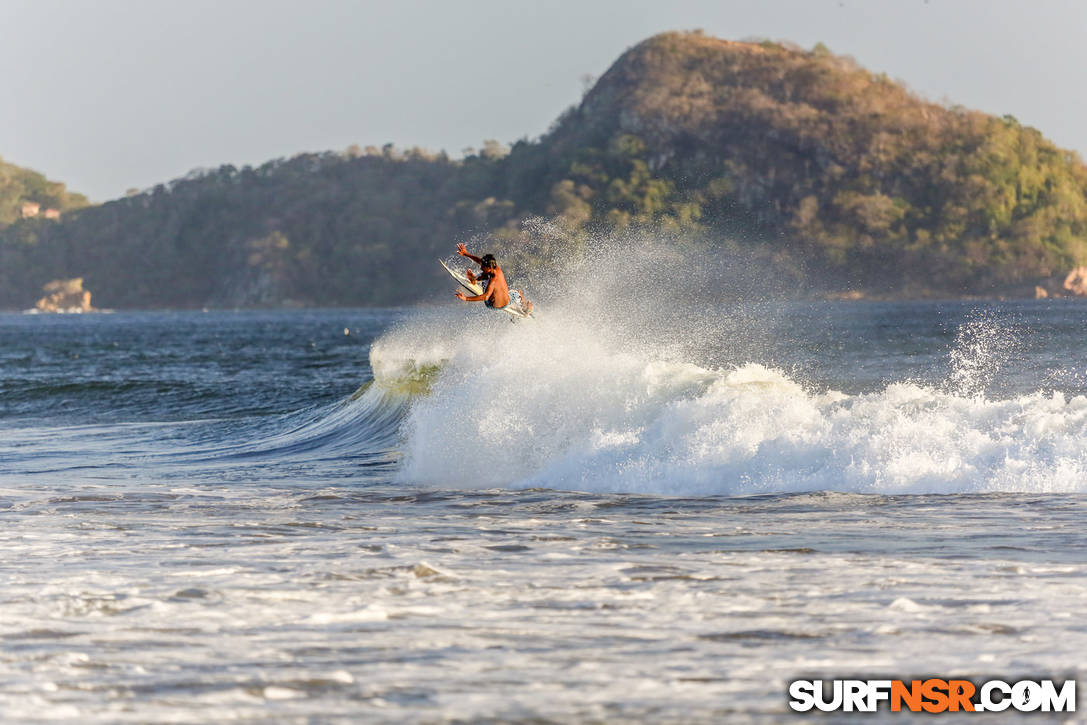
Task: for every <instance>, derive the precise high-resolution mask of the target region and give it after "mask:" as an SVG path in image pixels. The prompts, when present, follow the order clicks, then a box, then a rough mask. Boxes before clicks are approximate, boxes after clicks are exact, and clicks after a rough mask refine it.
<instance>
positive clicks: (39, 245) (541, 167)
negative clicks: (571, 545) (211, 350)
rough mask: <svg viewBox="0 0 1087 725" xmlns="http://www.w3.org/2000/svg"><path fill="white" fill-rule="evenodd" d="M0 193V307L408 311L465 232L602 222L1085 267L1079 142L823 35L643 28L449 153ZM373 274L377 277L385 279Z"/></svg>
mask: <svg viewBox="0 0 1087 725" xmlns="http://www.w3.org/2000/svg"><path fill="white" fill-rule="evenodd" d="M6 168H8V169H9V171H7V172H6V173H9V175H10V174H13V173H16V172H15V171H10V169H15V168H16V167H10V165H7V166H6ZM17 171H18V173H20V174H22V175H23V178H28V179H29V178H31V177H29V176H27V174H34V172H26V170H17ZM4 189H5V190H4V191H3V192H0V193H3V194H6V196H4V197H2V198H0V227H2V228H0V307H5V308H10V309H21V308H25V307H26V306H27V305H28V304H31V303H32V302H33V300H34V299H35V298H36V296H37V294H38V290H39V289H40V288H41V286H42V284H44V283H45V282H47V281H49V280H52V279H69V278H75V277H83V278H84V279H85V280H86V281H87V284H88V286H89V287H90V288H92V289H94V290H95V295H96V299H99V300H101V301H102V303H103V304H105V305H107V306H109V307H114V308H135V307H139V308H154V307H190V308H191V307H246V306H284V305H388V304H390V302H392V303H404V302H406V301H411V300H416V299H423V298H425V297H428V296H430V295H432V294H433V292H434V289H435V288H436V286H438V285H439V284H440V282H441V278H440V276H439V275H440V270H439V269H433V268H432V267H435V266H436V265H434V264H433V262H432V261H431V260H433V258H434V257H435V256H438V255H444V254H446V253H448V251H449V250H450V248H451V246H452V244H453V242H455V241H459V240H467V239H469V238H472V237H473V236H477V235H481V236H485V237H487V238H488V239H489V241H488V244H489V245H490V246H491V247H492V248H494V249H495V250H496V251H497V252H499V253H501V254H504V255H507V256H509V255H512V256H513V257H514V258H515V259H517V261H518V263H519V264H521V265H531V264H532V263H533V260H534V259H536V258H538V257H541V256H543V255H551V256H554V252H555V251H564V250H563V249H561V248H562V246H563V245H567V248H566V250H565V252H566V253H576V250H577V249H580V248H583V247H584V245H586V244H588V243H591V239H593V238H594V237H597V236H600V235H605V236H618V237H620V238H632V239H633V238H636V236H637V234H638V233H645V234H653V235H656V236H657V238H659V239H665V240H670V241H671V240H674V241H675V242H676V243H677V244H680V243H682V244H684V245H687V246H686V247H685V248H689V249H692V250H697V252H698V253H699V254H703V255H712V256H714V257H717V258H729V257H735V258H736V259H737V260H740V259H742V260H744V262H743V263H744V264H749V263H750V264H753V268H754V269H757V270H758V272H757V273H758V274H764V275H767V276H771V277H773V278H775V279H777V280H780V281H781V284H780V286H781V287H782V288H787V289H788V290H789V291H790V294H795V295H801V296H808V297H839V298H864V297H875V298H910V297H984V296H990V297H1024V298H1026V297H1035V296H1043V295H1044V296H1077V295H1083V294H1084V293H1087V285H1084V284H1080V283H1076V282H1074V281H1070V280H1074V279H1079V277H1076V276H1075V274H1078V273H1076V272H1075V270H1077V269H1078V268H1082V267H1085V266H1087V166H1085V165H1084V163H1083V161H1082V160H1081V159H1080V158H1079V157H1078V156H1077V155H1076V154H1075V153H1073V152H1070V151H1066V150H1063V149H1060V148H1057V147H1056V146H1055V145H1054V144H1052V143H1051V142H1050V141H1048V140H1047V139H1046V138H1045V137H1044V136H1043V135H1042V133H1041V132H1039V131H1038V130H1036V129H1033V128H1029V127H1025V126H1023V125H1021V124H1020V123H1019V122H1018V121H1016V119H1014V118H1012V117H1011V116H1003V117H997V116H991V115H987V114H984V113H980V112H978V111H971V110H968V109H965V108H961V107H958V106H951V107H948V106H946V105H942V104H937V103H932V102H930V101H927V100H925V99H923V98H920V97H918V96H917V95H915V94H913V93H911V92H910V91H908V90H907V89H906V88H905V86H904V85H903V84H902V83H900V82H897V81H894V80H892V79H890V78H888V77H886V76H885V75H882V74H876V73H872V72H870V71H868V70H865V69H864V68H862V67H860V66H859V65H858V64H857V63H856V62H854V61H853V60H851V59H849V58H846V57H842V56H838V55H835V54H833V53H831V52H830V51H829V50H828V49H826V48H825V47H823V46H822V45H821V44H819V45H816V46H815V47H814V48H811V49H803V48H799V47H794V46H790V45H788V44H784V43H775V42H756V43H747V42H733V41H728V40H721V39H717V38H712V37H709V36H706V35H703V34H702V33H699V32H683V33H679V32H673V33H663V34H661V35H656V36H654V37H652V38H649V39H648V40H646V41H644V42H642V43H639V44H638V45H636V46H634V47H633V48H631V49H630V50H628V51H627V52H625V53H624V54H623V55H622V56H621V57H620V58H619V59H618V60H616V61H615V63H614V64H613V65H612V66H611V68H609V69H608V71H607V72H606V73H605V74H604V75H603V76H602V77H601V78H600V79H599V80H598V81H597V82H596V83H595V85H594V86H593V87H592V88H591V89H590V90H589V91H588V92H587V93H586V94H585V96H584V97H583V98H582V99H581V101H580V102H579V103H578V104H577V105H575V106H573V107H571V108H569V109H567V110H566V111H565V112H564V113H562V114H561V115H560V116H559V118H558V119H557V120H556V121H555V123H554V124H553V125H552V127H551V129H550V130H549V131H548V132H547V133H546V134H544V135H543V136H542V137H540V138H538V139H533V140H529V139H522V140H520V141H517V142H516V143H514V144H512V146H506V145H504V144H501V143H498V142H495V141H487V142H484V144H483V145H482V147H481V148H480V149H479V150H476V151H472V152H470V153H468V154H467V155H466V156H465V157H464V158H462V159H452V158H450V157H449V156H447V155H446V154H445V153H444V152H439V153H431V152H428V151H425V150H421V149H410V150H403V149H397V148H396V147H395V146H393V145H391V144H386V145H384V146H382V147H380V148H378V147H373V146H370V147H365V148H362V147H358V146H353V147H351V148H349V149H347V150H345V151H343V152H328V153H323V154H300V155H298V156H295V157H292V158H290V159H278V160H275V161H270V162H268V163H266V164H264V165H262V166H259V167H255V168H253V167H244V168H241V169H238V168H235V167H233V166H223V167H220V168H217V169H210V170H199V171H196V172H193V173H191V174H190V175H189V176H187V177H185V178H182V179H176V180H174V181H171V182H169V183H164V184H160V185H158V186H155V187H154V188H151V189H146V190H143V191H138V192H133V193H131V194H130V195H128V196H126V197H125V198H122V199H117V200H114V201H111V202H108V203H105V204H101V205H97V206H90V205H87V204H86V200H85V199H83V198H82V197H80V196H79V195H74V194H69V193H68V192H67V191H66V190H64V188H63V185H62V184H57V183H56V182H47V181H45V179H44V177H41V175H40V174H38V175H36V176H35V177H33V178H32V179H31V181H30V182H26V183H22V185H21V186H18V187H15V186H11V185H9V186H8V187H4ZM35 205H36V209H37V211H36V213H31V211H34V206H35ZM42 210H54V211H52V212H49V213H48V214H45V213H43V212H42ZM47 216H48V217H51V218H46V217H47ZM539 217H543V218H546V219H551V220H554V221H555V222H556V224H555V225H554V226H555V228H561V229H562V234H561V235H558V236H557V237H556V236H553V237H552V238H550V239H548V240H545V241H543V242H542V241H541V240H540V239H538V238H535V237H534V236H533V233H532V231H531V229H529V230H526V228H525V222H526V220H529V219H533V218H539ZM548 245H550V246H548ZM738 263H739V262H738ZM391 265H396V266H397V269H398V273H397V275H396V279H392V278H389V277H388V276H387V275H385V274H383V273H381V270H384V269H386V268H387V267H389V266H391ZM1084 276H1085V278H1087V274H1085V275H1084ZM362 278H365V279H366V280H367V283H366V284H360V282H359V281H360V279H362Z"/></svg>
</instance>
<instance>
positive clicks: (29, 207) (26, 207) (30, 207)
mask: <svg viewBox="0 0 1087 725" xmlns="http://www.w3.org/2000/svg"><path fill="white" fill-rule="evenodd" d="M41 208H42V205H41V204H39V203H38V202H36V201H24V202H23V206H22V213H23V219H29V218H30V217H35V216H38V212H39V211H41Z"/></svg>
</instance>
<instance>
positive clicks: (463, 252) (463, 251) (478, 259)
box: [457, 243, 483, 264]
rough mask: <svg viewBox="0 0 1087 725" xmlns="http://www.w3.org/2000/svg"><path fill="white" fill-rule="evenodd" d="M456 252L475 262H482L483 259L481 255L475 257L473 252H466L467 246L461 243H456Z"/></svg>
mask: <svg viewBox="0 0 1087 725" xmlns="http://www.w3.org/2000/svg"><path fill="white" fill-rule="evenodd" d="M457 254H459V255H460V256H462V257H468V259H470V260H472V261H473V262H475V263H476V264H482V263H483V259H482V258H481V257H477V256H476V255H474V254H469V253H468V247H466V246H464V244H463V243H461V244H458V245H457Z"/></svg>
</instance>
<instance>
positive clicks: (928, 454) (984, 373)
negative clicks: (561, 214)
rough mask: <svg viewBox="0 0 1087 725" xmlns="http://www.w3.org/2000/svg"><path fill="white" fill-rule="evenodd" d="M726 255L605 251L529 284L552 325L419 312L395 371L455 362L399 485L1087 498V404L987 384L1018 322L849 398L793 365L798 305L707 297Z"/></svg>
mask: <svg viewBox="0 0 1087 725" xmlns="http://www.w3.org/2000/svg"><path fill="white" fill-rule="evenodd" d="M726 266H727V265H726V264H724V263H723V262H721V261H720V260H707V259H699V258H695V259H692V260H687V259H686V257H685V253H684V251H683V250H677V249H676V248H674V247H671V246H669V245H667V244H665V243H663V242H661V241H660V240H652V239H648V240H640V241H639V243H638V244H636V245H634V246H629V245H628V246H627V247H623V248H617V247H616V245H614V244H610V245H609V244H604V245H601V246H596V247H594V246H591V245H590V246H589V247H587V248H583V249H580V250H579V251H578V253H577V256H576V258H571V268H570V269H569V270H568V271H567V274H565V275H560V276H553V277H550V278H541V277H539V276H530V275H527V274H526V275H524V277H525V280H526V281H525V285H526V286H528V285H530V284H531V289H530V290H529V294H530V296H533V297H534V299H537V300H538V301H539V312H538V319H536V320H534V321H529V322H524V323H517V324H512V323H510V321H509V320H508V319H506V318H505V317H504V316H502V315H498V314H495V313H494V312H492V311H489V310H486V309H484V308H483V307H482V306H467V305H461V304H459V303H452V302H451V303H450V306H448V307H444V308H442V309H440V310H436V311H434V310H432V311H427V312H421V313H420V314H419V315H418V317H415V318H409V319H408V320H406V321H405V322H404V323H403V324H402V325H401V326H399V327H398V328H397V329H395V330H393V331H391V332H390V333H388V334H387V335H385V336H383V337H382V338H381V339H380V340H378V341H377V342H375V344H374V346H373V350H372V353H371V362H372V366H373V368H374V370H375V376H377V377H379V378H380V376H381V375H382V374H383V373H380V372H379V371H394V370H397V369H412V368H414V369H418V368H419V366H424V367H425V366H434V370H436V371H437V372H435V374H434V375H433V378H432V380H431V385H430V390H429V393H428V394H427V395H425V396H419V397H417V398H415V399H414V400H413V401H412V403H411V405H410V409H409V410H408V413H407V415H406V416H405V418H404V420H403V422H402V424H401V435H402V437H403V441H404V445H403V452H404V461H403V466H402V468H401V469H400V472H399V474H398V478H399V480H401V481H402V482H406V483H411V484H415V485H424V486H439V487H461V488H489V487H545V488H561V489H571V490H581V491H609V492H617V491H623V492H645V493H658V494H671V495H733V494H749V493H764V492H798V491H813V490H835V491H845V492H870V493H932V492H938V493H956V492H987V491H1079V490H1087V483H1084V481H1085V477H1084V475H1083V474H1084V473H1085V472H1087V398H1084V397H1082V396H1071V397H1066V396H1065V395H1063V394H1061V393H1042V392H1038V393H1030V394H1015V395H1011V396H1007V397H1006V398H1004V399H1000V398H999V397H997V396H993V395H989V396H987V395H986V389H987V386H988V385H990V384H991V382H992V381H993V379H994V376H995V375H996V373H997V372H998V371H999V370H1000V367H1001V365H1002V364H1003V363H1004V362H1005V361H1006V360H1007V358H1008V356H1009V355H1010V351H1012V350H1013V349H1014V346H1015V345H1016V344H1018V343H1017V340H1018V339H1019V336H1018V333H1017V330H1016V327H1015V326H1014V325H1010V324H1008V323H1007V322H1006V321H997V320H994V319H992V318H991V317H990V316H988V315H986V314H984V313H975V314H973V315H970V316H969V317H968V318H967V320H966V322H965V323H964V324H963V325H962V326H961V327H960V328H959V332H958V335H957V338H956V342H955V343H954V345H953V346H952V348H951V350H950V352H949V355H948V358H947V362H948V364H949V366H950V373H949V374H948V375H947V377H946V378H945V380H944V382H943V383H939V382H935V383H921V382H911V379H912V378H911V377H910V376H908V375H907V376H903V377H901V378H899V380H898V381H891V382H889V383H887V384H884V385H882V386H880V387H879V388H877V389H872V390H866V391H860V392H857V391H854V392H852V393H847V392H843V391H840V390H835V389H833V388H830V387H828V386H826V385H817V384H814V383H811V382H807V380H806V377H805V374H804V370H803V369H797V368H795V367H794V368H790V369H788V370H785V369H782V368H781V367H779V366H777V365H776V364H775V360H774V357H775V351H779V350H781V349H782V347H783V346H787V345H789V344H791V341H790V340H788V339H785V340H779V339H775V338H776V333H777V332H778V331H779V330H782V329H786V328H787V327H788V323H789V322H790V321H789V320H788V319H786V318H784V317H783V315H785V314H787V310H788V307H787V306H782V305H779V304H774V303H772V302H769V301H766V300H737V299H735V298H733V299H731V300H729V301H728V302H726V303H721V304H718V305H711V304H709V303H708V302H707V301H706V300H707V299H708V295H709V293H710V292H711V291H712V287H713V285H714V284H715V283H718V282H719V281H720V280H722V279H726V278H727V274H722V273H721V270H722V269H723V268H724V267H726ZM688 270H689V272H690V274H689V275H688V274H687V271H688ZM510 274H511V276H514V274H515V273H514V272H511V273H510ZM548 280H549V281H548ZM686 281H689V284H687V282H686ZM760 312H762V313H763V314H761V315H760Z"/></svg>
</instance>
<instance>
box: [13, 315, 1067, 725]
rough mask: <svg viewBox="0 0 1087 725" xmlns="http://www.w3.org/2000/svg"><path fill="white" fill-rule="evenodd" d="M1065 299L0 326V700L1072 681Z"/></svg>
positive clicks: (548, 711)
mask: <svg viewBox="0 0 1087 725" xmlns="http://www.w3.org/2000/svg"><path fill="white" fill-rule="evenodd" d="M1085 332H1087V306H1085V305H1083V304H1081V303H1077V302H1075V301H1062V300H1055V301H1040V302H1016V303H975V302H947V303H937V302H925V303H868V302H864V303H845V302H820V303H806V302H805V303H775V304H767V303H763V304H759V305H754V304H751V305H746V306H745V305H734V306H731V307H729V308H727V309H725V308H722V309H714V310H707V311H704V312H703V313H701V314H699V315H697V316H694V317H692V316H690V315H687V316H680V317H676V316H674V315H672V316H669V314H666V313H662V314H661V315H659V316H654V317H653V318H652V319H650V318H647V317H645V316H638V315H636V314H632V313H631V312H630V311H629V310H611V311H608V310H603V311H602V312H601V313H600V314H599V315H598V316H597V317H595V318H594V317H592V316H589V315H585V314H584V313H583V310H580V309H566V308H563V306H562V305H561V304H555V305H552V306H551V307H550V308H548V307H546V306H544V307H543V308H542V309H541V312H540V314H539V319H538V320H536V321H533V322H528V323H519V324H513V323H510V322H509V321H508V320H506V319H505V317H504V316H499V315H493V314H488V313H487V312H486V311H483V310H480V309H478V308H468V307H464V306H459V305H457V306H454V305H452V304H450V305H445V306H440V307H434V308H403V309H388V310H335V311H275V312H206V313H202V312H147V313H116V314H103V315H84V316H44V315H43V316H35V315H17V314H7V315H0V516H2V517H3V523H4V526H3V527H2V529H0V542H2V550H3V552H4V554H3V559H2V566H0V576H2V577H3V578H2V581H3V587H2V588H0V653H2V656H0V717H2V718H3V719H4V720H5V721H11V722H16V721H18V722H45V721H68V720H76V719H78V720H80V721H84V722H148V721H170V722H206V721H208V720H209V717H211V715H210V714H211V713H214V716H213V718H212V719H214V720H216V721H226V720H232V719H233V720H243V721H244V720H252V721H270V720H272V721H283V722H293V721H299V722H303V721H304V722H315V721H317V722H358V721H361V720H364V721H375V722H410V721H426V722H455V721H479V720H487V719H493V720H499V721H533V722H538V721H561V722H580V721H590V722H591V721H616V720H618V721H654V722H658V721H665V722H669V721H671V722H720V721H723V720H727V721H730V722H732V721H739V722H743V721H758V722H777V721H780V720H781V719H782V718H784V717H787V716H788V714H789V713H788V710H787V706H786V696H785V692H786V683H787V682H788V681H790V680H792V679H796V678H798V677H806V676H810V675H813V674H815V675H821V676H825V677H834V676H855V675H859V674H865V675H871V676H877V675H887V676H896V677H898V676H902V677H906V676H910V675H916V674H918V673H926V674H934V675H947V676H951V675H962V676H969V677H975V678H976V677H979V676H989V675H992V676H1000V677H1001V678H1003V679H1008V680H1012V679H1015V678H1017V677H1018V676H1035V677H1037V676H1039V675H1041V674H1053V675H1054V676H1057V675H1061V676H1065V677H1072V676H1078V675H1079V673H1081V672H1082V671H1083V670H1084V669H1085V668H1087V660H1085V659H1084V656H1083V652H1084V651H1087V629H1085V628H1084V627H1083V626H1082V624H1081V622H1080V620H1081V613H1082V611H1084V608H1085V606H1087V578H1085V577H1084V573H1085V571H1087V554H1085V553H1084V552H1085V551H1087V547H1085V544H1087V534H1084V531H1087V526H1085V524H1087V497H1085V496H1084V492H1085V491H1087V338H1085V334H1084V333H1085Z"/></svg>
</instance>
